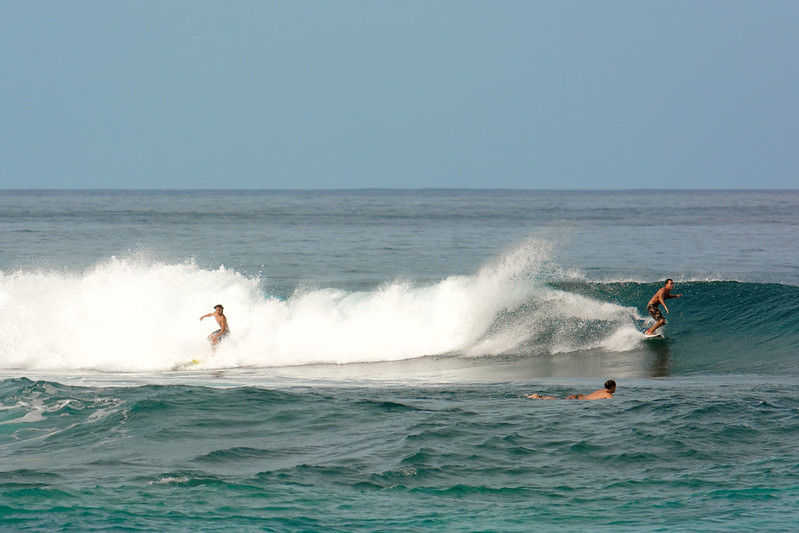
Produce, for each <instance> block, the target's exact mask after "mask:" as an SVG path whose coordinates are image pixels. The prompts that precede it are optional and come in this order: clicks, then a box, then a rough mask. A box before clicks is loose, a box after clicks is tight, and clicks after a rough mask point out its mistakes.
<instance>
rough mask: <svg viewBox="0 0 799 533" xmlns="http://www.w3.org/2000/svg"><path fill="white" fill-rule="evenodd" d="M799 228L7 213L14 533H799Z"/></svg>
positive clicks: (731, 205) (386, 215) (632, 201)
mask: <svg viewBox="0 0 799 533" xmlns="http://www.w3.org/2000/svg"><path fill="white" fill-rule="evenodd" d="M797 234H799V191H657V190H646V191H569V192H567V191H516V190H513V191H510V190H509V191H505V190H357V191H350V190H347V191H8V190H7V191H0V310H2V317H3V320H2V326H1V327H2V335H1V336H0V338H1V339H2V342H1V343H0V530H8V531H55V530H59V531H100V530H125V531H325V532H329V531H356V530H357V531H428V530H430V531H519V532H522V531H524V532H526V531H531V530H533V529H535V528H547V529H550V530H554V531H584V530H587V529H590V530H599V531H713V532H715V531H794V530H796V529H797V528H799V506H798V505H797V502H799V348H797V346H798V345H799V312H797V311H798V310H799V248H797V245H796V235H797ZM666 278H673V279H674V282H675V289H674V291H673V292H674V293H675V294H677V293H679V294H682V298H679V299H671V300H668V301H667V305H668V308H669V313H665V316H666V318H667V320H668V323H667V324H666V325H665V326H664V327H663V329H662V331H663V335H664V338H663V339H660V340H658V339H655V340H648V339H645V338H643V335H642V333H641V331H642V329H643V324H644V323H645V320H646V318H647V316H648V315H647V313H646V304H647V302H648V300H649V298H650V297H651V296H652V295H653V294H654V293H655V291H656V290H657V289H659V288H660V287H662V286H663V283H664V280H665V279H666ZM216 304H222V305H224V307H225V315H226V316H227V319H228V321H229V325H230V329H231V335H230V336H229V337H227V338H226V339H225V340H224V341H223V342H222V343H221V344H220V345H219V346H218V348H217V349H216V350H212V349H211V346H210V345H209V343H208V342H207V341H206V336H207V335H208V334H209V333H211V332H212V331H213V330H215V329H216V328H217V326H216V323H215V322H214V321H213V318H206V319H204V320H202V321H201V320H200V317H201V316H202V315H205V314H207V313H210V312H211V311H213V306H214V305H216ZM607 379H614V380H615V381H616V382H617V384H618V389H617V391H616V393H615V395H614V398H613V399H611V400H602V401H577V400H565V399H564V400H560V399H558V400H532V399H528V398H527V397H526V396H527V395H528V394H532V393H541V394H545V395H553V396H556V397H558V398H565V397H566V396H568V395H570V394H574V393H576V392H582V393H586V392H591V391H593V390H596V389H599V388H602V385H603V383H604V382H605V380H607Z"/></svg>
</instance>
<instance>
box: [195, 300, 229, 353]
mask: <svg viewBox="0 0 799 533" xmlns="http://www.w3.org/2000/svg"><path fill="white" fill-rule="evenodd" d="M209 316H212V317H214V318H215V319H216V323H217V324H218V325H219V329H218V330H216V331H214V332H213V333H211V334H210V335H208V341H209V342H210V343H211V346H213V347H214V348H216V345H217V344H219V343H220V341H222V339H224V338H225V337H227V336H228V335H230V329H229V328H228V325H227V317H226V316H225V308H224V307H222V306H221V305H215V306H214V312H213V313H208V314H207V315H203V316H201V317H200V320H202V319H203V318H208V317H209Z"/></svg>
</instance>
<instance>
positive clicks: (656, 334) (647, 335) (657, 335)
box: [644, 333, 663, 339]
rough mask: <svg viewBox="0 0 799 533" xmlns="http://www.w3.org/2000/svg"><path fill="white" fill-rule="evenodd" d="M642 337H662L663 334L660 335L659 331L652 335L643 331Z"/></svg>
mask: <svg viewBox="0 0 799 533" xmlns="http://www.w3.org/2000/svg"><path fill="white" fill-rule="evenodd" d="M644 338H647V339H662V338H663V335H661V334H660V333H655V334H654V335H651V334H649V333H644Z"/></svg>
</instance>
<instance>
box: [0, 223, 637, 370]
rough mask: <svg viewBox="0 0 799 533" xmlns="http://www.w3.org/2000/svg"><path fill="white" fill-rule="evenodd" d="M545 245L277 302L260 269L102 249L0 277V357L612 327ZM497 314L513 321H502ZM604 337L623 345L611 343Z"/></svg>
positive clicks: (183, 354)
mask: <svg viewBox="0 0 799 533" xmlns="http://www.w3.org/2000/svg"><path fill="white" fill-rule="evenodd" d="M549 253H550V250H549V246H548V245H547V243H546V242H545V241H536V240H534V239H531V240H528V241H527V242H524V243H522V244H520V245H519V246H517V247H515V248H513V249H511V250H509V251H508V252H507V253H506V254H502V255H501V256H499V257H497V258H496V259H494V260H492V261H490V262H489V263H487V264H486V265H485V266H484V267H483V268H482V269H481V270H480V271H479V272H478V273H476V274H475V275H473V276H453V277H450V278H447V279H444V280H441V281H440V282H437V283H433V284H426V285H419V284H412V283H408V282H401V281H395V282H391V283H386V284H385V285H384V286H382V287H380V288H379V289H377V290H373V291H363V292H353V291H345V290H341V289H336V288H325V289H315V290H305V291H298V292H297V293H296V294H295V295H293V296H292V297H291V298H289V299H288V300H281V299H278V298H274V297H269V296H268V295H266V296H265V295H264V293H263V290H262V284H261V280H260V279H258V278H252V277H247V276H244V275H241V274H239V273H237V272H235V271H232V270H229V269H225V268H224V267H220V268H219V269H216V270H206V269H203V268H200V267H198V266H197V265H195V264H194V263H192V262H187V263H182V264H164V263H159V262H155V261H152V260H148V259H146V258H142V257H134V258H124V259H117V258H112V259H110V260H108V261H106V262H104V263H102V264H99V265H96V266H95V267H94V268H92V269H90V270H88V271H86V272H82V273H67V272H52V271H48V272H45V271H18V272H14V273H8V274H4V273H0V310H1V311H2V312H3V319H4V324H3V343H2V346H0V350H2V358H0V365H1V366H2V368H4V369H7V370H19V369H29V370H60V371H64V370H97V371H102V372H153V371H156V372H159V371H168V370H172V369H174V368H177V367H180V368H186V366H187V365H189V364H190V363H191V362H192V361H194V360H196V361H199V364H194V365H193V366H194V367H196V368H234V367H269V366H289V365H307V364H316V363H325V364H330V363H337V364H345V363H354V362H377V361H393V360H400V359H408V358H414V357H422V356H427V355H435V354H449V353H461V354H468V355H490V354H495V353H506V352H509V351H513V350H516V349H518V348H519V346H521V345H523V344H524V343H529V342H530V341H531V339H533V340H536V339H537V338H538V337H541V335H542V334H543V333H542V332H547V331H548V332H549V334H548V335H549V340H546V341H541V342H544V344H546V346H544V347H543V350H549V351H559V350H569V349H579V348H581V347H585V346H586V341H585V339H583V340H581V341H577V340H575V336H574V335H573V330H574V328H575V325H574V324H579V323H580V322H581V321H590V320H596V319H598V318H599V319H601V320H606V321H610V322H611V323H614V324H616V323H618V327H621V324H622V322H623V321H624V320H625V319H626V317H628V316H629V314H630V310H629V309H626V308H623V307H620V306H616V305H613V304H606V303H600V302H596V301H593V300H590V299H588V298H585V297H581V296H578V295H574V294H569V293H566V292H563V291H558V290H554V289H551V288H548V287H546V286H545V285H543V283H542V281H543V280H545V279H547V278H548V277H551V276H553V275H557V274H553V273H554V272H556V270H557V269H553V267H552V266H551V265H550V264H549V263H548V257H549ZM217 303H221V304H223V305H224V306H225V314H226V315H227V316H228V320H229V323H230V328H231V331H232V334H231V335H230V337H228V338H227V339H226V340H225V341H224V342H223V343H222V344H221V345H220V347H219V348H218V349H217V351H216V352H214V353H212V352H211V350H210V348H209V345H208V343H207V341H206V340H205V337H206V336H207V335H208V334H209V333H210V332H211V331H213V330H214V329H216V327H217V326H216V323H215V322H214V320H213V319H212V318H208V319H205V320H204V321H202V322H200V321H199V317H200V316H201V315H203V314H206V313H208V312H210V311H211V310H212V307H213V306H214V305H215V304H217ZM526 307H529V310H524V311H523V312H518V310H519V309H520V308H522V309H526ZM508 312H513V313H515V314H514V315H513V318H512V319H511V320H510V321H509V322H508V321H503V319H502V318H501V316H502V314H503V313H508ZM498 317H500V318H498ZM614 327H616V326H614ZM553 328H554V333H553V332H552V330H553ZM617 329H618V328H617ZM600 342H601V341H600ZM606 345H608V346H610V347H615V349H630V346H629V345H628V344H625V342H623V341H619V340H618V339H616V340H609V341H607V342H606ZM625 346H626V348H625Z"/></svg>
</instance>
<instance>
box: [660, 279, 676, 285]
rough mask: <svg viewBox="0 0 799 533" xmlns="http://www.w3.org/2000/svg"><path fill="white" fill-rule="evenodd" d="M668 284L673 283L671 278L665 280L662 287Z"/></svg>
mask: <svg viewBox="0 0 799 533" xmlns="http://www.w3.org/2000/svg"><path fill="white" fill-rule="evenodd" d="M669 282H672V283H674V280H673V279H671V278H669V279H667V280H666V283H664V284H663V285H668V284H669Z"/></svg>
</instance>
